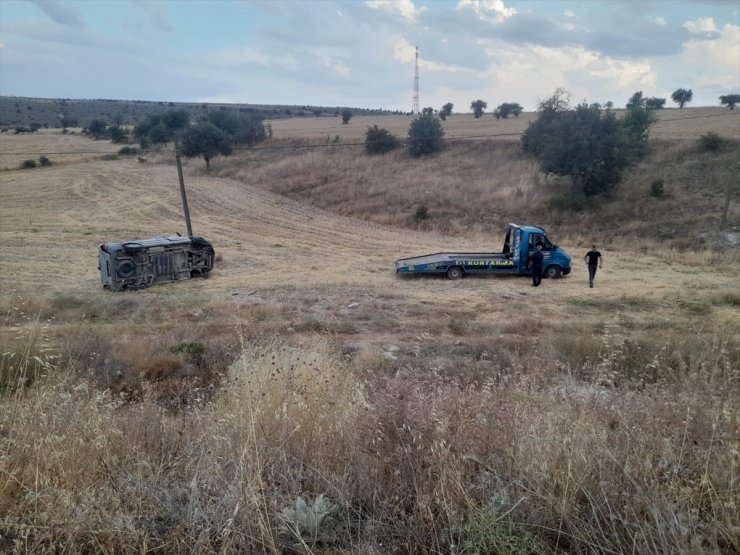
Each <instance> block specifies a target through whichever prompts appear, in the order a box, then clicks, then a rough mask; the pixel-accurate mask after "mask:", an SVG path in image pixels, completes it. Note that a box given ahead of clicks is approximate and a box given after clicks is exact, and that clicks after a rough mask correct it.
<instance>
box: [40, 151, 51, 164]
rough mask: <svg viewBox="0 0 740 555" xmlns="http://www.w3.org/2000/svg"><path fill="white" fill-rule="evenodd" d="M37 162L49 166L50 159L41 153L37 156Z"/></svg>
mask: <svg viewBox="0 0 740 555" xmlns="http://www.w3.org/2000/svg"><path fill="white" fill-rule="evenodd" d="M39 164H40V165H42V166H44V167H46V166H51V160H49V159H48V158H47V157H46V156H44V155H43V154H42V155H41V156H39Z"/></svg>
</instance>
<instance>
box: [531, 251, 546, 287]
mask: <svg viewBox="0 0 740 555" xmlns="http://www.w3.org/2000/svg"><path fill="white" fill-rule="evenodd" d="M544 259H545V255H543V254H542V243H540V242H538V243H537V245H536V246H535V248H534V252H533V253H532V258H531V262H532V287H539V285H540V283H542V262H543V260H544Z"/></svg>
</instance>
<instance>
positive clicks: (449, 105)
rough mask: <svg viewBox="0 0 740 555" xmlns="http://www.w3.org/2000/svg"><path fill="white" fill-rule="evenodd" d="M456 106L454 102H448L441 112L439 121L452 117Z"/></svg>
mask: <svg viewBox="0 0 740 555" xmlns="http://www.w3.org/2000/svg"><path fill="white" fill-rule="evenodd" d="M454 107H455V105H454V104H453V103H452V102H448V103H447V104H445V105H444V106H442V109H441V110H440V111H439V119H441V120H442V121H444V120H446V119H447V116H450V115H452V108H454Z"/></svg>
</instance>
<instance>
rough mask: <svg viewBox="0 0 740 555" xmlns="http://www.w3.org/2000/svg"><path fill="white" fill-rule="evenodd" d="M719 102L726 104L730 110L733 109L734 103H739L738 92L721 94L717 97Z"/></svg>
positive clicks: (739, 96)
mask: <svg viewBox="0 0 740 555" xmlns="http://www.w3.org/2000/svg"><path fill="white" fill-rule="evenodd" d="M719 103H720V104H722V105H723V106H724V105H725V104H726V105H727V106H728V107H729V108H730V110H734V109H735V105H736V104H740V94H723V95H722V96H720V97H719Z"/></svg>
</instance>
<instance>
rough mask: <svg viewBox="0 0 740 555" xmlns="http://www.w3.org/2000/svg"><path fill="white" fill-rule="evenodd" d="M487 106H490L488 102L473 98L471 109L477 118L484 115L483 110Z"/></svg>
mask: <svg viewBox="0 0 740 555" xmlns="http://www.w3.org/2000/svg"><path fill="white" fill-rule="evenodd" d="M486 108H488V103H487V102H485V101H483V100H473V102H471V103H470V109H471V110H473V115H474V116H475V119H478V118H479V117H481V116H482V115H483V110H485V109H486Z"/></svg>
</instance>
